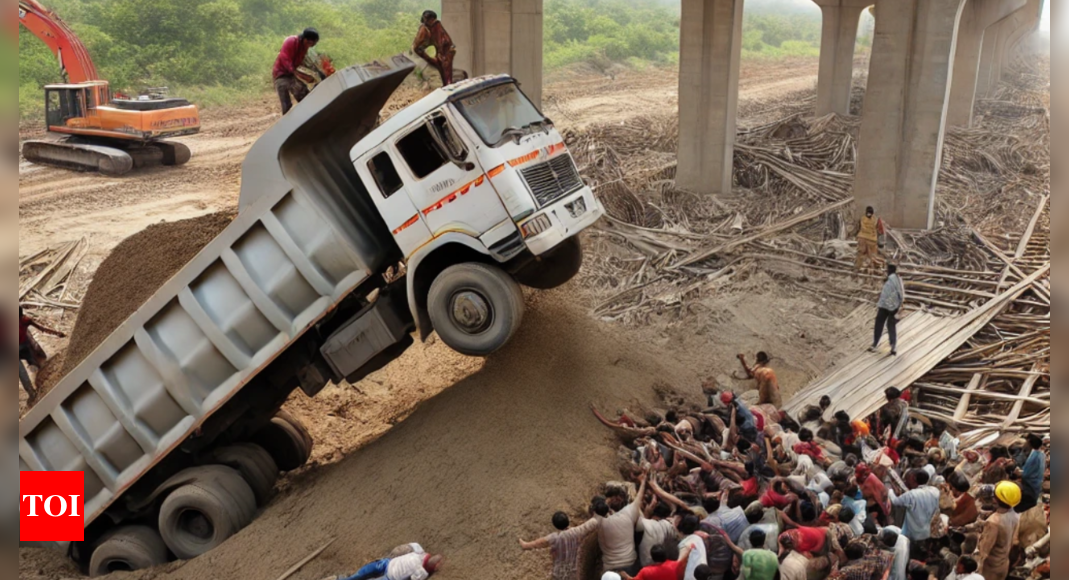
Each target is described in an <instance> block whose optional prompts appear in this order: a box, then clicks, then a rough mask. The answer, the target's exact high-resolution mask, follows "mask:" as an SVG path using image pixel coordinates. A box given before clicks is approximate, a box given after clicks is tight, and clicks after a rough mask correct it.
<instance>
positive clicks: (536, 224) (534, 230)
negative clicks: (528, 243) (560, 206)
mask: <svg viewBox="0 0 1069 580" xmlns="http://www.w3.org/2000/svg"><path fill="white" fill-rule="evenodd" d="M552 227H553V224H552V222H550V221H549V216H548V215H546V214H542V215H540V216H538V217H536V218H535V219H533V220H531V221H529V222H527V223H525V224H523V228H521V229H522V230H523V238H524V239H527V238H531V237H534V236H537V235H538V234H540V233H542V232H544V231H546V230H548V229H550V228H552Z"/></svg>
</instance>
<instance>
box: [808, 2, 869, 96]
mask: <svg viewBox="0 0 1069 580" xmlns="http://www.w3.org/2000/svg"><path fill="white" fill-rule="evenodd" d="M813 1H814V2H816V3H817V4H818V5H819V6H820V9H821V11H822V12H823V13H824V28H823V34H822V35H821V38H820V76H819V77H818V80H817V116H819V117H823V116H824V115H829V114H831V113H836V114H839V115H849V114H850V97H851V90H852V89H853V84H854V48H855V47H856V46H857V28H858V25H859V24H860V20H861V13H862V12H863V11H864V10H865V9H866V8H868V7H869V6H871V5H872V3H873V2H874V0H813Z"/></svg>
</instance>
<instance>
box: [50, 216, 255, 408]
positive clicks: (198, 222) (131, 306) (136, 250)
mask: <svg viewBox="0 0 1069 580" xmlns="http://www.w3.org/2000/svg"><path fill="white" fill-rule="evenodd" d="M234 215H235V214H234V213H233V212H219V213H214V214H209V215H206V216H201V217H198V218H193V219H188V220H182V221H177V222H164V223H159V224H154V225H151V226H149V227H147V228H145V229H144V230H143V231H142V232H140V233H138V234H135V235H133V236H130V237H129V238H127V239H126V240H125V241H123V242H122V243H121V244H119V245H118V246H116V248H115V249H114V250H113V251H112V252H111V254H110V255H109V256H108V257H107V259H105V260H104V262H103V263H101V264H100V268H98V269H97V271H96V273H95V274H94V275H93V282H92V283H91V284H90V285H89V289H88V290H86V293H85V298H84V299H83V300H82V307H81V309H80V311H79V313H78V320H77V322H75V324H74V331H73V332H71V338H70V344H69V345H68V346H67V351H66V353H65V359H64V361H63V362H64V364H63V370H62V372H60V373H54V374H50V375H49V376H48V377H44V378H47V379H49V380H51V381H52V382H53V383H54V382H58V380H59V378H60V377H62V376H66V375H67V373H69V372H71V371H72V370H74V368H75V367H77V366H78V365H79V364H81V362H82V361H84V360H85V359H86V357H88V356H89V355H90V354H92V352H93V351H94V350H96V348H97V347H98V346H100V343H102V342H104V340H105V339H106V338H107V337H108V336H110V335H111V333H112V332H114V331H115V329H116V328H118V327H119V326H120V325H121V324H122V323H123V322H124V321H125V320H126V319H127V318H129V317H130V315H132V314H133V313H134V312H136V311H137V309H138V308H140V307H141V305H143V304H144V303H145V302H146V301H148V299H149V298H151V297H152V295H153V294H155V293H156V291H157V290H159V289H160V287H161V286H163V285H164V284H165V283H166V282H167V281H168V280H170V279H171V277H172V276H174V275H175V274H176V273H177V272H178V271H179V270H180V269H181V268H182V266H185V265H186V264H187V263H189V261H190V260H192V259H193V258H194V257H195V256H196V255H197V254H198V253H199V252H200V251H201V250H202V249H204V246H206V245H207V244H208V242H210V241H212V240H213V239H215V237H216V236H218V235H219V233H220V232H222V231H223V229H225V228H226V226H228V225H230V222H231V221H232V220H233V219H234ZM43 386H44V387H45V389H48V388H51V387H52V384H45V385H43Z"/></svg>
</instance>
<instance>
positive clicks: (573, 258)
mask: <svg viewBox="0 0 1069 580" xmlns="http://www.w3.org/2000/svg"><path fill="white" fill-rule="evenodd" d="M582 267H583V246H582V244H580V243H579V238H578V237H572V238H568V239H567V240H565V241H564V242H562V243H561V244H560V245H559V246H557V247H556V248H554V249H553V250H552V251H550V252H547V253H546V254H544V255H542V256H539V258H538V260H536V261H534V262H531V263H530V264H528V265H527V266H526V267H524V268H523V269H522V270H520V271H519V272H518V273H517V274H516V281H517V282H519V283H520V284H523V285H524V286H527V287H528V288H534V289H535V290H552V289H554V288H560V287H561V286H564V285H565V284H567V283H568V282H570V281H571V279H572V278H575V275H576V274H578V273H579V270H580V269H581V268H582Z"/></svg>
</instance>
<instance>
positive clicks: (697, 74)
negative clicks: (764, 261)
mask: <svg viewBox="0 0 1069 580" xmlns="http://www.w3.org/2000/svg"><path fill="white" fill-rule="evenodd" d="M682 1H683V17H682V21H681V29H682V30H681V34H680V49H679V168H678V170H677V171H676V185H677V186H678V187H679V188H680V189H684V190H687V191H693V192H698V193H710V194H716V193H726V192H730V191H731V186H732V178H733V165H734V160H735V131H736V117H737V116H738V109H739V66H740V59H741V56H742V6H743V0H682Z"/></svg>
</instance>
